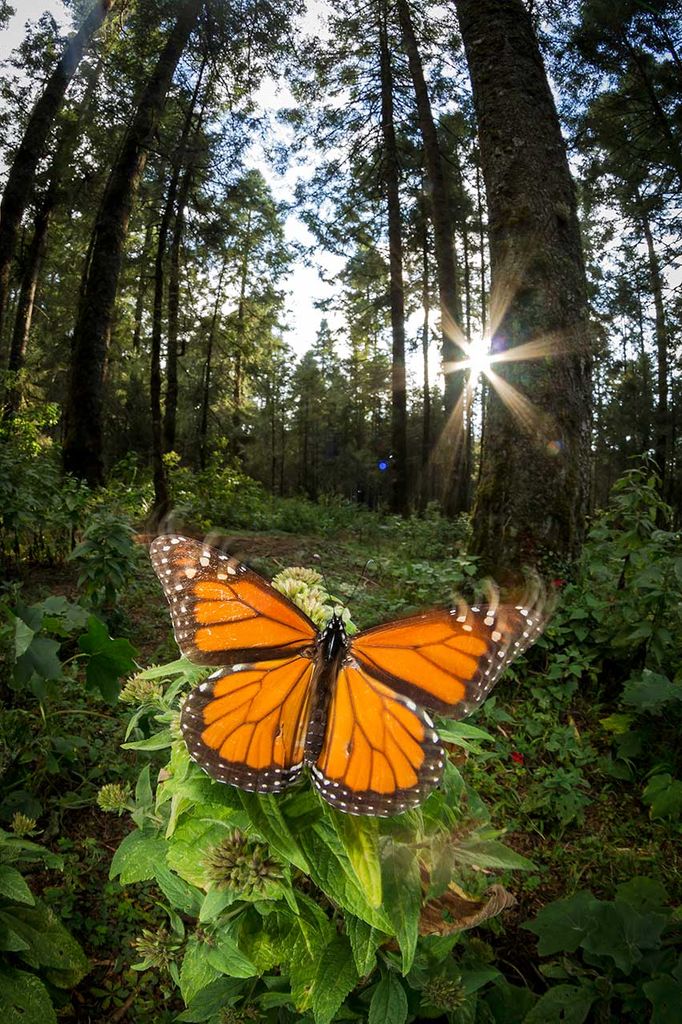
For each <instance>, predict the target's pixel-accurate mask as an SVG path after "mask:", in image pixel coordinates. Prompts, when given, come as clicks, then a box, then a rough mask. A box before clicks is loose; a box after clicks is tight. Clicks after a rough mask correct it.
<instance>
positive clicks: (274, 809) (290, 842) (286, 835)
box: [239, 790, 310, 874]
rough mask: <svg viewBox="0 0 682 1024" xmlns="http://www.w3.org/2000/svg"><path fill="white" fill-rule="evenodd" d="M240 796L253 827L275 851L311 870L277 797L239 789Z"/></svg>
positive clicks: (298, 866) (303, 869) (296, 864)
mask: <svg viewBox="0 0 682 1024" xmlns="http://www.w3.org/2000/svg"><path fill="white" fill-rule="evenodd" d="M239 798H240V800H241V803H242V806H243V808H244V810H245V811H246V812H247V814H248V815H249V818H250V819H251V822H252V824H253V827H254V828H255V829H256V831H257V832H259V833H260V834H261V836H262V837H263V839H265V841H266V842H267V843H268V844H269V845H270V847H271V849H272V851H273V853H276V854H278V855H279V856H280V857H282V858H283V859H284V860H286V861H289V863H291V864H293V865H294V866H295V867H297V868H299V869H300V870H301V871H304V872H305V873H306V874H308V873H309V871H310V867H309V865H308V861H307V860H306V858H305V855H304V853H303V851H302V850H301V847H300V846H299V844H298V843H297V842H296V840H295V839H294V837H293V835H292V834H291V832H290V831H289V826H288V825H287V823H286V821H285V820H284V818H283V816H282V812H281V811H280V809H279V807H278V805H277V800H276V799H275V797H273V796H261V795H259V794H258V793H246V792H244V791H243V790H239Z"/></svg>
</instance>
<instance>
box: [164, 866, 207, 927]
mask: <svg viewBox="0 0 682 1024" xmlns="http://www.w3.org/2000/svg"><path fill="white" fill-rule="evenodd" d="M154 878H155V879H156V883H157V885H158V887H159V889H160V890H161V892H162V893H163V894H164V896H165V897H166V899H167V900H168V902H169V903H170V905H171V907H173V909H174V910H179V911H180V913H182V914H187V915H188V916H189V917H197V916H198V914H199V911H200V909H201V905H202V903H203V900H204V894H203V892H201V890H200V889H197V888H196V886H194V885H190V884H189V882H186V881H185V879H184V878H180V877H179V876H178V875H176V874H174V872H172V871H170V870H169V869H168V868H167V867H166V865H165V863H163V862H161V863H159V864H157V866H156V868H155V869H154Z"/></svg>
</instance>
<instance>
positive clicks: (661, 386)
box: [638, 197, 671, 496]
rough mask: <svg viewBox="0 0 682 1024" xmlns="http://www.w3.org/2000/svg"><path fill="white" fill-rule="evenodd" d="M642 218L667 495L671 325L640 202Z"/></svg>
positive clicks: (659, 454)
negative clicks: (653, 316)
mask: <svg viewBox="0 0 682 1024" xmlns="http://www.w3.org/2000/svg"><path fill="white" fill-rule="evenodd" d="M638 201H639V211H638V212H639V219H640V223H641V225H642V231H643V233H644V239H645V241H646V248H647V254H648V257H649V280H650V282H651V295H652V297H653V300H654V310H655V314H656V320H655V335H656V371H657V373H656V439H655V442H654V457H655V459H656V462H657V464H658V469H659V472H660V475H661V492H662V494H663V495H664V496H666V495H667V493H668V490H669V487H668V476H669V471H670V451H671V443H670V442H671V430H670V410H669V408H668V349H669V345H668V325H667V322H666V316H665V302H664V301H663V279H662V276H661V267H660V263H659V260H658V254H657V252H656V246H655V245H654V237H653V235H652V233H651V224H650V223H649V218H648V216H647V212H646V208H645V206H644V203H643V202H642V200H641V199H639V197H638Z"/></svg>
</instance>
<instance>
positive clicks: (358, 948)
mask: <svg viewBox="0 0 682 1024" xmlns="http://www.w3.org/2000/svg"><path fill="white" fill-rule="evenodd" d="M345 921H346V934H347V936H348V938H349V939H350V945H351V949H352V950H353V959H354V960H355V966H356V967H357V969H358V974H359V975H360V977H361V978H365V977H366V976H367V975H368V974H371V972H372V971H373V970H374V965H375V964H376V960H377V956H376V951H377V949H378V948H379V946H380V945H381V943H382V942H383V941H384V940H385V939H386V936H385V935H384V933H383V932H380V931H379V930H378V928H372V926H371V925H370V924H367V922H366V921H362V920H361V919H360V918H359V917H355V915H354V914H346V915H345Z"/></svg>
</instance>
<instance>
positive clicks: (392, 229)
mask: <svg viewBox="0 0 682 1024" xmlns="http://www.w3.org/2000/svg"><path fill="white" fill-rule="evenodd" d="M379 68H380V78H381V131H382V139H383V150H384V152H383V184H384V191H385V195H386V203H387V206H388V250H389V294H390V305H391V334H392V338H393V345H392V353H391V365H392V380H391V444H392V448H393V480H392V487H391V511H392V512H395V513H397V514H399V515H407V511H408V503H407V388H406V379H405V290H404V286H403V239H402V224H401V215H400V187H399V175H400V169H399V162H398V147H397V144H396V138H395V127H394V123H393V72H392V69H391V54H390V50H389V46H388V32H387V28H386V9H385V7H384V6H383V5H382V10H381V12H380V20H379Z"/></svg>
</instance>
